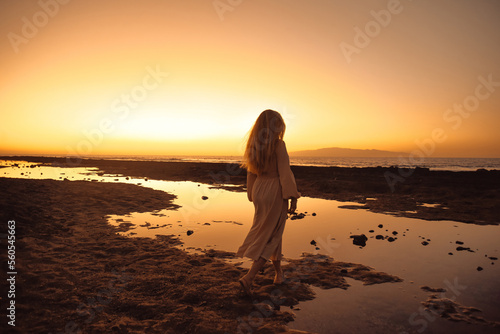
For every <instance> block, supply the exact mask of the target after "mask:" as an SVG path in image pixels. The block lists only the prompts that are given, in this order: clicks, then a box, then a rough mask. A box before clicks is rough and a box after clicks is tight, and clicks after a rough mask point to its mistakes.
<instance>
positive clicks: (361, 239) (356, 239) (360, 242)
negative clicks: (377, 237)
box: [350, 234, 368, 247]
mask: <svg viewBox="0 0 500 334" xmlns="http://www.w3.org/2000/svg"><path fill="white" fill-rule="evenodd" d="M350 238H352V244H353V245H357V246H361V247H365V246H366V240H368V238H367V237H366V235H364V234H361V235H351V236H350Z"/></svg>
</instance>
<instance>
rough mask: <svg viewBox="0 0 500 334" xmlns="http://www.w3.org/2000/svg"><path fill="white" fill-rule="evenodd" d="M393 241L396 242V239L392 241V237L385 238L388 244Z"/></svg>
mask: <svg viewBox="0 0 500 334" xmlns="http://www.w3.org/2000/svg"><path fill="white" fill-rule="evenodd" d="M394 240H396V239H394V238H393V237H389V238H387V241H389V242H393V241H394Z"/></svg>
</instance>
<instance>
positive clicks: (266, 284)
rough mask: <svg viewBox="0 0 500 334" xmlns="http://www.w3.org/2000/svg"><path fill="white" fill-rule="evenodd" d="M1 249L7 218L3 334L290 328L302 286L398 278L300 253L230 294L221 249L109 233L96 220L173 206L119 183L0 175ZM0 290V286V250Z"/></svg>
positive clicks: (231, 283) (165, 198)
mask: <svg viewBox="0 0 500 334" xmlns="http://www.w3.org/2000/svg"><path fill="white" fill-rule="evenodd" d="M0 191H1V193H2V196H1V197H0V212H1V214H0V216H1V220H2V222H3V223H2V224H1V226H2V231H1V233H2V234H3V237H2V239H1V244H2V245H1V247H2V249H6V239H5V233H6V222H7V221H9V220H15V221H16V244H15V245H16V270H17V273H18V274H17V276H16V283H15V293H16V297H15V301H16V327H15V328H14V327H10V326H8V325H7V320H6V318H5V310H6V307H7V306H6V301H7V298H6V295H5V294H2V296H1V297H2V305H1V308H2V310H4V311H2V314H3V316H2V317H3V320H2V322H1V325H0V329H1V330H0V332H2V333H6V332H13V333H78V332H80V331H81V332H83V333H102V332H111V333H145V332H146V333H226V332H227V333H238V332H240V333H280V332H288V333H299V332H298V331H293V330H289V329H288V328H287V327H286V323H287V322H289V321H291V320H292V319H293V311H292V309H291V308H290V307H288V306H292V305H296V304H297V303H298V302H299V301H301V300H307V299H311V298H313V297H314V296H313V293H312V291H311V289H310V285H309V284H312V285H316V286H321V287H325V288H344V289H345V288H347V287H348V284H347V283H346V280H345V279H344V277H351V278H354V279H357V280H361V281H363V282H364V283H365V284H376V283H384V282H399V281H401V280H400V278H398V277H395V276H392V275H389V274H386V273H381V272H376V271H375V270H374V269H372V268H368V267H366V266H363V265H359V264H353V263H343V262H337V261H333V260H332V259H331V258H328V257H324V256H313V255H308V256H306V257H304V258H302V259H300V260H294V261H292V262H291V263H290V264H289V265H288V266H287V267H285V272H286V273H287V275H288V277H289V279H290V282H289V283H288V284H286V285H282V286H275V285H273V284H272V279H273V275H274V274H273V270H272V269H271V268H270V267H269V266H268V267H267V268H266V269H265V270H264V273H263V274H260V275H258V278H257V280H256V287H257V289H256V295H255V298H253V299H249V298H245V297H244V296H242V295H241V293H240V292H239V285H238V283H237V279H238V278H239V277H240V276H241V275H242V274H243V273H244V271H245V270H244V269H242V268H239V267H237V266H234V265H232V264H228V263H225V262H223V260H222V259H221V258H224V257H231V256H232V254H231V253H227V252H217V251H210V252H208V253H207V254H203V255H189V254H187V253H185V252H184V251H182V250H179V249H177V248H174V247H173V245H174V244H176V243H177V241H176V240H174V239H171V238H169V237H158V238H156V239H146V238H126V237H122V236H119V235H117V234H116V233H115V232H116V228H115V227H112V226H111V225H109V224H108V223H107V222H106V220H105V218H104V217H105V216H106V215H109V214H126V213H128V212H134V211H137V212H144V211H153V210H159V209H163V208H172V209H175V206H174V205H172V203H171V200H172V198H173V196H172V195H169V194H166V193H164V192H161V191H155V190H151V189H147V188H142V187H139V186H135V185H128V184H112V183H97V182H96V183H93V182H85V181H54V180H24V179H5V178H0ZM1 256H2V263H3V264H4V266H3V268H2V277H1V280H2V287H3V288H5V289H2V291H7V290H6V288H7V286H6V277H5V273H6V272H7V269H6V266H5V263H6V252H2V255H1Z"/></svg>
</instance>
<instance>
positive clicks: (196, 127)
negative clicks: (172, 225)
mask: <svg viewBox="0 0 500 334" xmlns="http://www.w3.org/2000/svg"><path fill="white" fill-rule="evenodd" d="M499 17H500V2H498V1H495V0H478V1H466V0H443V1H434V0H413V1H410V0H400V1H397V0H391V1H371V0H370V1H368V0H367V1H339V0H330V1H327V0H307V1H306V0H304V1H298V0H288V1H285V0H274V1H270V0H269V1H264V0H221V1H212V0H198V1H195V0H182V1H168V0H141V1H138V0H137V1H131V0H120V1H110V0H108V1H103V0H101V1H97V0H72V1H68V0H64V1H63V0H60V1H56V0H40V1H34V0H33V1H28V0H16V1H6V0H2V1H0V34H1V40H0V66H1V76H0V154H92V155H98V154H119V155H124V154H131V155H145V154H155V155H160V154H161V155H184V154H186V155H191V154H193V155H240V154H241V153H242V142H243V139H244V136H245V134H246V133H247V131H248V130H249V129H250V127H251V126H252V124H253V122H254V121H255V119H256V117H257V116H258V114H259V113H260V112H261V111H262V110H264V109H267V108H272V109H275V110H277V111H279V112H281V113H282V114H283V116H284V118H285V121H286V122H287V133H286V134H285V141H286V142H287V146H288V150H289V151H297V150H307V149H317V148H323V147H334V146H335V147H348V148H358V149H380V150H391V151H404V152H411V151H412V150H415V149H418V148H419V146H418V144H417V142H422V141H423V142H425V143H427V144H428V146H427V148H430V147H431V146H432V147H433V150H432V151H428V152H427V153H428V154H427V155H429V156H433V157H500V149H499V144H500V131H499V128H500V20H499V19H498V18H499ZM435 129H442V130H438V131H439V132H440V136H439V141H434V139H436V138H434V139H433V137H432V134H433V132H435ZM431 141H434V143H433V144H432V145H431V144H429V143H430V142H431ZM429 145H430V146H429Z"/></svg>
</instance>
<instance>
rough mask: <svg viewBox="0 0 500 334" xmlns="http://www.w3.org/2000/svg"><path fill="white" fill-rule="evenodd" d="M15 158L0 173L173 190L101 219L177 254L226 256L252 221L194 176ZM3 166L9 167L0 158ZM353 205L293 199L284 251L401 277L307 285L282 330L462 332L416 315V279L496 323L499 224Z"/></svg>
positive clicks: (245, 204)
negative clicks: (171, 242) (158, 239)
mask: <svg viewBox="0 0 500 334" xmlns="http://www.w3.org/2000/svg"><path fill="white" fill-rule="evenodd" d="M16 163H17V164H18V165H17V166H10V167H5V168H1V169H0V176H1V177H17V178H33V179H55V180H64V179H67V180H70V181H72V180H86V181H89V182H123V183H131V184H137V185H141V186H144V187H149V188H152V189H156V190H161V191H166V192H168V193H171V194H174V195H175V196H176V198H175V199H174V201H173V202H174V204H177V205H179V206H180V208H179V209H177V210H167V209H165V210H158V211H155V212H147V213H130V214H128V215H124V216H118V215H112V216H109V217H108V222H109V223H110V224H112V225H114V226H117V227H119V228H121V229H122V230H123V231H122V232H119V233H121V234H122V235H125V236H130V237H151V238H153V237H155V236H156V235H173V236H175V237H177V238H179V239H180V240H181V241H182V243H183V244H182V245H181V246H180V247H181V248H182V249H185V250H186V251H190V252H201V251H203V250H207V249H217V250H224V251H231V252H235V251H236V250H237V249H238V247H239V245H240V244H241V242H242V241H243V239H244V238H245V236H246V233H247V232H248V230H249V228H250V226H251V224H252V219H253V204H252V203H251V202H249V201H248V200H247V197H246V193H241V192H231V191H227V190H224V189H219V188H216V187H214V186H210V185H206V184H200V183H195V182H173V181H158V180H147V179H144V178H130V177H126V176H122V175H106V174H102V173H99V171H98V170H97V169H96V168H57V167H47V166H37V165H36V164H31V163H26V162H16ZM2 164H3V165H8V164H6V163H5V162H0V165H2ZM31 166H33V167H31ZM370 200H375V199H370ZM357 205H359V204H357V203H346V202H338V201H331V200H323V199H316V198H308V197H304V198H301V199H299V202H298V212H301V213H304V215H303V218H301V219H289V220H288V221H287V225H286V228H285V232H284V235H283V254H284V255H285V257H289V258H298V257H300V255H301V254H302V253H304V252H308V253H317V254H325V255H329V256H331V257H333V258H334V259H336V260H339V261H346V262H354V263H361V264H364V265H368V266H370V267H373V268H375V269H376V270H379V271H384V272H387V273H389V274H392V275H396V276H399V277H401V278H402V279H403V280H404V282H402V283H393V284H379V285H374V286H363V285H361V284H360V283H359V282H356V281H353V280H349V283H350V284H351V287H350V288H349V289H348V290H346V291H344V290H341V289H330V290H323V289H319V288H314V290H315V292H316V293H317V298H316V299H314V300H312V301H308V302H304V303H301V304H300V305H299V310H294V312H295V314H296V316H297V318H296V320H295V321H294V322H292V323H290V327H293V328H296V329H302V330H310V331H314V332H317V333H334V332H340V333H343V332H357V331H358V327H357V326H361V327H359V328H364V329H365V330H366V329H367V328H370V329H373V330H374V331H373V332H405V331H406V332H410V333H413V332H426V331H430V332H441V331H449V330H452V331H453V332H457V333H460V332H461V329H460V328H469V329H471V327H467V326H470V325H463V323H459V324H458V325H457V324H456V323H452V322H450V321H447V320H443V319H441V318H439V317H435V319H432V321H431V320H429V319H430V316H429V315H428V314H427V317H425V314H426V313H425V312H424V311H422V306H421V304H420V302H421V301H424V300H426V299H427V297H428V296H429V295H430V294H429V293H427V292H424V291H422V290H421V289H420V286H423V285H427V286H431V287H443V288H447V289H448V290H449V291H453V284H455V286H457V285H458V286H460V287H461V290H460V291H459V292H458V293H456V294H455V295H454V296H452V297H454V299H455V300H456V301H457V302H459V303H461V304H463V305H466V306H474V307H477V308H479V309H481V310H482V311H483V312H482V315H483V316H484V317H485V318H486V319H489V320H496V321H499V320H500V285H499V284H498V278H499V277H500V263H499V262H498V261H497V260H496V259H497V258H498V257H500V252H499V248H500V247H499V245H500V244H499V242H498V240H499V239H500V227H499V226H480V225H473V224H464V223H458V222H451V221H425V220H419V219H412V218H404V217H395V216H390V215H383V214H376V213H372V212H369V211H366V210H351V209H352V208H355V207H356V206H357ZM422 205H423V206H429V207H432V206H434V204H427V203H422ZM339 206H344V207H350V208H351V209H346V208H342V207H339ZM360 234H364V235H365V236H366V237H367V240H366V245H365V246H360V245H359V244H358V245H356V244H354V243H353V241H354V239H353V238H351V236H352V235H360ZM389 237H390V238H392V239H389ZM389 240H391V241H389ZM457 248H458V249H457ZM459 249H461V250H459ZM241 261H243V260H241V259H238V260H234V261H233V262H239V263H240V265H243V266H248V265H249V263H248V261H243V262H241ZM479 267H480V268H481V270H478V269H479ZM450 286H451V288H450ZM455 290H456V289H455ZM448 297H450V296H448ZM419 312H421V313H419ZM415 313H416V314H417V315H415ZM412 314H413V317H414V318H413V320H412V319H410V317H411V316H412ZM422 319H423V320H422ZM418 320H421V321H420V322H419V321H418ZM424 321H425V326H426V327H425V329H423V328H424V327H423V326H424V325H423V324H424ZM388 324H390V325H388ZM460 326H465V327H460ZM473 328H477V327H473ZM479 328H480V329H481V330H487V329H486V328H482V327H479ZM421 329H422V331H420V330H421ZM488 331H489V329H488Z"/></svg>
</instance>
